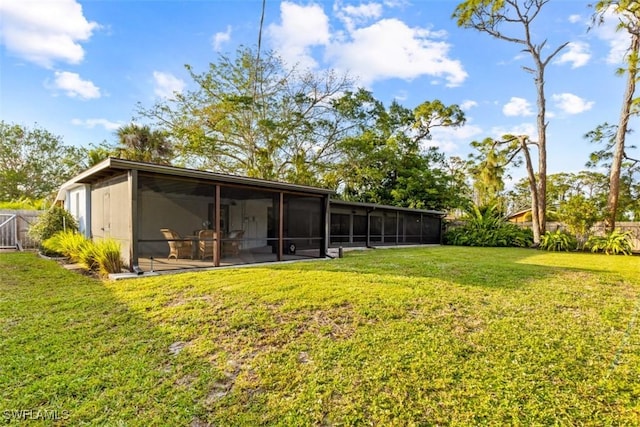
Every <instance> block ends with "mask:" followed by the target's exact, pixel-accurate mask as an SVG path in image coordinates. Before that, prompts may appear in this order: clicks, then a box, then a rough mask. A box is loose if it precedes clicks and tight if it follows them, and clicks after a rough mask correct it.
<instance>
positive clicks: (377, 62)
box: [268, 1, 467, 87]
mask: <svg viewBox="0 0 640 427" xmlns="http://www.w3.org/2000/svg"><path fill="white" fill-rule="evenodd" d="M280 9H281V10H280V11H281V23H280V24H277V25H276V24H273V25H270V26H269V29H268V35H269V36H270V41H271V44H272V47H273V48H274V50H275V51H277V52H278V54H279V55H281V56H282V57H283V59H284V60H285V61H286V62H287V63H289V64H300V65H301V66H303V67H309V68H315V67H318V65H319V64H318V62H317V61H318V60H319V59H318V60H317V59H316V58H320V56H319V55H318V54H319V53H322V54H324V55H323V56H322V60H323V61H325V62H326V64H323V65H326V66H327V67H329V68H334V69H337V70H340V71H343V72H348V73H349V74H351V75H353V76H354V77H358V78H360V82H359V83H360V84H362V85H365V86H367V85H370V84H371V83H373V82H375V81H378V80H384V79H391V78H399V79H405V80H411V79H414V78H417V77H421V76H429V77H433V78H437V80H438V81H439V82H442V81H443V80H444V81H445V82H446V85H447V86H450V87H453V86H459V85H460V84H462V83H463V82H464V80H465V79H466V78H467V73H466V71H465V70H464V67H463V66H462V63H461V62H460V61H458V60H455V59H451V58H450V57H449V51H450V48H451V45H450V44H449V43H447V42H445V41H444V38H445V37H446V35H447V33H446V32H444V31H431V30H429V29H426V28H421V27H409V26H408V25H407V24H406V23H404V22H402V21H400V20H398V19H379V18H380V16H381V14H382V8H381V6H380V5H379V4H377V3H366V4H362V5H360V6H357V7H355V6H342V5H341V4H340V3H339V2H338V3H336V4H335V5H334V11H335V13H336V15H337V16H338V17H340V18H341V21H342V24H343V25H344V29H331V28H330V26H329V18H328V17H327V15H326V14H325V12H324V10H323V9H322V7H321V6H320V5H318V4H310V5H309V6H301V5H297V4H293V3H290V2H287V1H285V2H283V3H282V4H281V8H280ZM372 20H376V21H375V22H373V23H371V24H367V23H363V22H365V21H372ZM314 48H315V49H317V50H316V51H315V52H314V51H312V49H314ZM319 49H323V50H322V51H320V50H319ZM312 54H315V56H312Z"/></svg>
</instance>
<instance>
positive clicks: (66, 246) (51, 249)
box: [42, 230, 91, 262]
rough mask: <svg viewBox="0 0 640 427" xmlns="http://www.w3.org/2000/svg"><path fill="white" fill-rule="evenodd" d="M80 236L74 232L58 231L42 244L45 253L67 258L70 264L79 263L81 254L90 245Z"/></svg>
mask: <svg viewBox="0 0 640 427" xmlns="http://www.w3.org/2000/svg"><path fill="white" fill-rule="evenodd" d="M90 243H91V242H90V241H89V240H87V238H86V237H84V236H83V235H82V234H80V233H78V232H76V231H69V230H67V231H59V232H57V233H56V234H54V235H53V236H51V237H49V238H48V239H46V240H45V241H43V242H42V247H43V248H44V249H45V250H46V252H47V253H58V254H61V255H64V256H66V257H69V259H70V261H71V262H81V260H82V252H83V251H84V250H85V248H86V247H87V246H89V245H90Z"/></svg>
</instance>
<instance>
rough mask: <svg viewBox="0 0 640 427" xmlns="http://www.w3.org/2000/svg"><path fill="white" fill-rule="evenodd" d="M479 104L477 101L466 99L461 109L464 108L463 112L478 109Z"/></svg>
mask: <svg viewBox="0 0 640 427" xmlns="http://www.w3.org/2000/svg"><path fill="white" fill-rule="evenodd" d="M477 106H478V103H477V102H476V101H472V100H470V99H466V100H464V101H462V103H461V104H460V108H462V109H463V110H465V111H466V110H470V109H472V108H473V107H477Z"/></svg>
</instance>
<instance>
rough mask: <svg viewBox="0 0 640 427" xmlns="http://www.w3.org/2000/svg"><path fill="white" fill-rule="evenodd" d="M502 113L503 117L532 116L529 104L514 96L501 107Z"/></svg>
mask: <svg viewBox="0 0 640 427" xmlns="http://www.w3.org/2000/svg"><path fill="white" fill-rule="evenodd" d="M502 113H503V114H504V115H505V116H510V117H513V116H523V117H524V116H532V115H533V111H532V110H531V104H530V103H529V101H527V100H526V99H524V98H518V97H516V96H513V97H511V100H510V101H509V102H507V103H506V104H505V105H504V107H502Z"/></svg>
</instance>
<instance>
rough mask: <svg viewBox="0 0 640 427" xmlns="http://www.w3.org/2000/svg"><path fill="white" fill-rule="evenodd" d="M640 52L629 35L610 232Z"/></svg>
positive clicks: (611, 176) (612, 176)
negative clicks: (629, 42) (627, 63)
mask: <svg viewBox="0 0 640 427" xmlns="http://www.w3.org/2000/svg"><path fill="white" fill-rule="evenodd" d="M639 51H640V37H639V36H638V35H637V34H631V46H630V47H629V70H628V74H627V88H626V91H625V94H624V99H623V101H622V111H621V112H620V122H619V123H618V131H617V132H616V144H615V148H614V150H615V151H614V153H613V159H612V160H611V173H610V174H609V196H608V197H607V218H606V219H605V227H606V229H607V231H608V232H611V231H613V230H614V229H615V227H616V215H617V213H618V198H619V196H620V170H621V169H622V160H623V158H624V145H625V139H626V136H627V129H628V127H629V117H630V116H631V106H632V104H633V95H634V93H635V91H636V75H637V74H638V69H637V61H638V52H639Z"/></svg>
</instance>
